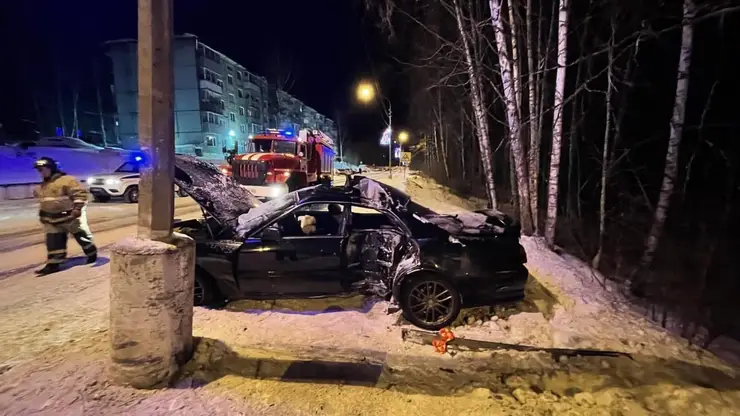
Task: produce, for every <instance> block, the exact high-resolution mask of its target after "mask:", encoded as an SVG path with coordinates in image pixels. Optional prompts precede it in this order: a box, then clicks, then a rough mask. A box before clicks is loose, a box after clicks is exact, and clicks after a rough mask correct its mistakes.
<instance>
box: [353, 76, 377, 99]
mask: <svg viewBox="0 0 740 416" xmlns="http://www.w3.org/2000/svg"><path fill="white" fill-rule="evenodd" d="M356 95H357V100H358V101H359V102H361V103H370V102H372V101H373V100H375V87H374V86H373V84H371V83H369V82H366V81H363V82H360V83H359V84H357V91H356Z"/></svg>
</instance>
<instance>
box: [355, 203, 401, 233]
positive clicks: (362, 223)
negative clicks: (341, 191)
mask: <svg viewBox="0 0 740 416" xmlns="http://www.w3.org/2000/svg"><path fill="white" fill-rule="evenodd" d="M349 224H350V227H351V228H352V229H354V230H376V229H381V228H393V229H397V228H398V226H397V225H396V224H395V223H394V222H393V220H391V218H390V217H389V216H388V215H387V214H386V213H384V212H382V211H378V210H377V209H375V208H370V207H361V206H357V205H352V207H351V210H350V221H349Z"/></svg>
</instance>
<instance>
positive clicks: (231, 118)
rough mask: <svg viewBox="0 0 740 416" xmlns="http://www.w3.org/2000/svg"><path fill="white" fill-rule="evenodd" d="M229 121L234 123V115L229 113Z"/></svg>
mask: <svg viewBox="0 0 740 416" xmlns="http://www.w3.org/2000/svg"><path fill="white" fill-rule="evenodd" d="M229 120H231V121H236V114H234V113H229Z"/></svg>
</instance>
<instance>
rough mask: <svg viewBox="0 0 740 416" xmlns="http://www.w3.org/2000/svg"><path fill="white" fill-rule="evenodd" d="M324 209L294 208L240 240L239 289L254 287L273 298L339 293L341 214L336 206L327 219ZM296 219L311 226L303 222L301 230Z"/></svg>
mask: <svg viewBox="0 0 740 416" xmlns="http://www.w3.org/2000/svg"><path fill="white" fill-rule="evenodd" d="M329 205H330V204H327V203H310V204H304V205H301V206H298V207H297V208H295V209H294V210H292V211H291V212H288V213H287V214H285V215H283V216H281V217H280V218H278V219H277V220H275V221H273V222H272V223H271V224H269V225H268V226H267V227H266V228H265V229H264V230H263V231H261V232H260V233H258V235H256V236H255V237H254V238H251V239H248V240H247V241H245V243H244V245H243V247H242V250H241V253H240V262H239V263H240V266H239V276H240V279H241V280H243V281H245V285H252V286H253V287H254V288H255V289H257V288H259V290H258V292H259V293H265V292H266V291H267V290H269V291H270V292H271V293H273V294H275V295H290V296H311V295H322V294H333V293H340V292H342V291H343V288H342V285H341V283H340V279H341V276H342V267H343V263H342V247H343V244H342V241H343V238H344V220H343V217H344V215H345V214H344V211H343V210H342V208H341V205H340V206H339V207H340V210H341V211H340V214H338V215H333V214H332V213H331V212H330V211H329ZM302 217H313V218H314V219H316V221H315V222H313V221H311V220H307V219H303V225H304V226H303V227H301V218H302ZM312 223H313V224H312ZM311 225H313V227H312V226H311ZM250 292H251V290H250Z"/></svg>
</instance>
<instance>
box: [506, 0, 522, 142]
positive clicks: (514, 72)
mask: <svg viewBox="0 0 740 416" xmlns="http://www.w3.org/2000/svg"><path fill="white" fill-rule="evenodd" d="M514 1H515V0H510V1H509V7H508V9H509V27H510V28H511V76H512V77H513V79H514V99H515V103H516V110H517V115H518V116H519V120H520V122H521V119H522V80H521V78H520V76H521V75H520V74H521V73H522V71H521V68H522V63H521V62H520V61H519V49H518V48H519V45H518V43H517V40H518V39H517V38H518V36H519V31H518V30H517V26H516V20H514ZM519 133H520V136H521V132H519ZM520 140H521V139H520Z"/></svg>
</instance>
